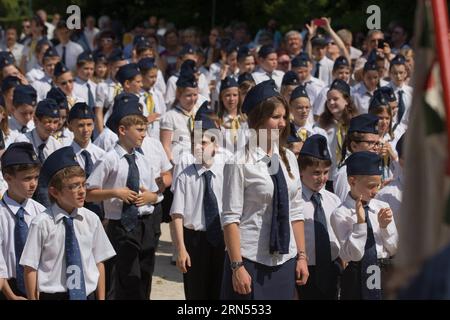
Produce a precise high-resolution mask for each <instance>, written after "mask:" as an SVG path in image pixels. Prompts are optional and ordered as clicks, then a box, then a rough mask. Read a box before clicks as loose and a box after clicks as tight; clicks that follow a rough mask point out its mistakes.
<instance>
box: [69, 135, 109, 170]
mask: <svg viewBox="0 0 450 320" xmlns="http://www.w3.org/2000/svg"><path fill="white" fill-rule="evenodd" d="M70 146H71V147H72V149H73V152H74V153H75V155H76V156H77V162H78V163H79V164H80V167H81V168H83V170H84V168H85V167H86V160H85V157H84V156H83V155H82V154H81V153H82V152H83V151H85V150H86V151H87V152H89V154H90V155H91V159H92V162H93V164H94V166H95V164H96V163H97V161H99V160H100V159H102V158H103V157H104V156H105V154H106V152H105V151H104V150H102V149H100V148H99V147H97V146H96V145H95V144H93V143H91V142H89V144H88V145H87V147H86V148H84V149H83V148H81V147H80V145H79V144H78V143H76V142H75V141H72V143H71V144H70ZM92 169H93V168H92Z"/></svg>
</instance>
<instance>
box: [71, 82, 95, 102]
mask: <svg viewBox="0 0 450 320" xmlns="http://www.w3.org/2000/svg"><path fill="white" fill-rule="evenodd" d="M88 84H89V87H90V89H91V93H92V99H93V101H92V102H93V103H94V105H93V106H92V107H95V106H96V104H95V93H96V92H97V91H96V90H97V84H96V83H95V82H93V81H92V80H88V81H84V80H81V79H80V78H78V77H76V78H75V81H74V83H73V92H72V93H73V95H74V96H76V97H79V98H80V99H82V100H83V101H84V102H86V103H89V88H88Z"/></svg>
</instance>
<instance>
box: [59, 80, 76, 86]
mask: <svg viewBox="0 0 450 320" xmlns="http://www.w3.org/2000/svg"><path fill="white" fill-rule="evenodd" d="M68 83H73V79H70V80H66V81H61V82H60V84H61V85H62V86H65V85H67V84H68Z"/></svg>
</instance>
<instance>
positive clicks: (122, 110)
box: [106, 93, 142, 134]
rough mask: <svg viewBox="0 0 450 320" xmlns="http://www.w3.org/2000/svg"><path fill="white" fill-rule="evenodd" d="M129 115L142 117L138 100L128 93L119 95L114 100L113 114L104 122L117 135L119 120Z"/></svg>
mask: <svg viewBox="0 0 450 320" xmlns="http://www.w3.org/2000/svg"><path fill="white" fill-rule="evenodd" d="M130 115H142V106H141V104H140V103H139V98H138V97H137V96H136V95H134V94H130V93H121V94H120V95H118V96H117V97H116V98H115V99H114V105H113V112H112V113H111V116H110V117H109V118H108V121H106V126H107V127H108V128H109V129H111V130H112V131H113V132H114V133H116V134H117V129H118V127H119V123H120V120H122V119H123V118H125V117H126V116H130Z"/></svg>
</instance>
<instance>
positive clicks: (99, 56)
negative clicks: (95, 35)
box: [93, 52, 108, 64]
mask: <svg viewBox="0 0 450 320" xmlns="http://www.w3.org/2000/svg"><path fill="white" fill-rule="evenodd" d="M93 56H94V62H95V63H104V64H107V63H108V59H107V58H106V56H105V54H103V53H101V52H95V53H94V55H93Z"/></svg>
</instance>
